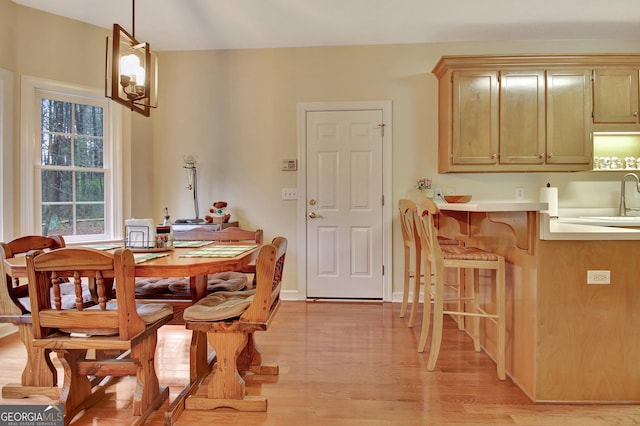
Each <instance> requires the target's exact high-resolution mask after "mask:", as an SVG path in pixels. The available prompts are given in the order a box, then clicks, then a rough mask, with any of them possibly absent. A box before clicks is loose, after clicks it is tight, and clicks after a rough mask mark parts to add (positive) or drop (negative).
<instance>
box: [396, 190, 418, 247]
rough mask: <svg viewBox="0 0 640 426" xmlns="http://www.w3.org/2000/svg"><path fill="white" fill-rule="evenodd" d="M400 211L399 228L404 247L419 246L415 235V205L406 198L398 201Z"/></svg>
mask: <svg viewBox="0 0 640 426" xmlns="http://www.w3.org/2000/svg"><path fill="white" fill-rule="evenodd" d="M398 207H399V210H400V227H401V228H402V240H403V241H404V245H405V246H413V245H415V244H419V243H420V241H419V239H418V237H417V235H416V223H415V221H416V211H417V207H416V203H414V202H413V201H411V200H408V199H406V198H402V199H400V201H399V202H398Z"/></svg>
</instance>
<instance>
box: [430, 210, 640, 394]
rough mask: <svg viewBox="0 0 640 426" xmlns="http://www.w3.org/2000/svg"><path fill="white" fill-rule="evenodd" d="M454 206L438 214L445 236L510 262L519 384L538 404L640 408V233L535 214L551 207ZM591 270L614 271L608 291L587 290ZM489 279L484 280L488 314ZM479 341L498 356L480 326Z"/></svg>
mask: <svg viewBox="0 0 640 426" xmlns="http://www.w3.org/2000/svg"><path fill="white" fill-rule="evenodd" d="M450 206H451V205H445V204H439V206H438V207H439V208H440V211H441V212H440V213H441V214H440V217H439V220H438V224H439V232H440V233H441V234H442V235H444V236H446V237H449V238H457V239H459V240H461V241H464V243H465V244H466V245H467V246H474V247H479V248H482V249H484V250H487V251H492V252H495V253H499V254H501V255H503V256H504V257H505V260H506V263H507V264H506V279H507V312H509V314H508V315H507V345H508V347H507V363H506V364H507V372H508V374H509V376H510V377H511V378H512V379H513V381H514V382H515V383H516V384H517V385H518V386H519V387H520V388H521V389H522V390H523V391H524V392H525V393H526V394H527V395H529V397H530V398H531V399H532V400H533V401H535V402H564V403H640V381H639V380H637V378H638V377H640V364H638V363H635V362H633V361H632V360H635V359H640V340H639V339H638V338H637V330H639V329H640V315H637V312H640V286H638V284H637V282H638V281H637V275H638V271H640V259H638V256H637V253H640V230H638V229H633V228H629V227H618V226H600V225H601V223H595V222H593V221H592V222H589V221H587V220H582V219H580V218H577V219H576V218H574V219H568V220H567V221H565V220H557V219H550V218H549V216H548V214H546V213H540V211H539V210H542V209H544V208H546V206H543V207H542V208H540V206H535V205H534V206H532V205H528V206H527V207H526V208H527V209H528V208H535V207H538V209H537V210H524V211H523V210H519V209H518V210H514V211H504V210H490V209H488V208H487V206H489V207H490V205H489V204H488V203H483V202H478V203H474V204H456V205H454V206H455V207H453V208H450ZM465 206H466V207H465ZM483 206H484V207H483ZM494 207H495V206H494ZM497 207H498V208H500V206H497ZM516 207H518V206H516ZM519 207H524V205H523V204H520V206H519ZM576 222H577V223H576ZM592 223H595V224H592ZM628 223H633V222H632V221H631V220H630V221H629V222H628ZM592 270H595V271H609V272H610V284H608V285H602V284H599V285H588V284H587V277H588V271H592ZM492 279H493V277H492V276H491V275H490V274H481V275H480V276H479V282H480V288H481V294H482V296H481V297H482V298H483V300H484V303H486V304H487V305H488V307H489V308H493V306H492V304H493V303H494V302H493V301H492V298H493V294H492V292H491V289H492V287H491V285H489V280H492ZM488 310H489V309H488ZM481 340H482V345H483V348H484V349H485V350H486V351H487V352H488V353H489V354H490V355H491V356H494V355H495V342H496V335H495V331H494V327H492V326H491V325H490V324H487V325H486V326H483V328H482V330H481Z"/></svg>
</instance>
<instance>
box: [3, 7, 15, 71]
mask: <svg viewBox="0 0 640 426" xmlns="http://www.w3.org/2000/svg"><path fill="white" fill-rule="evenodd" d="M14 14H15V12H14V3H13V2H11V1H9V0H0V68H4V69H12V68H13V66H14V58H13V51H14V47H13V45H14V39H13V32H14V30H13V24H14V20H13V17H14Z"/></svg>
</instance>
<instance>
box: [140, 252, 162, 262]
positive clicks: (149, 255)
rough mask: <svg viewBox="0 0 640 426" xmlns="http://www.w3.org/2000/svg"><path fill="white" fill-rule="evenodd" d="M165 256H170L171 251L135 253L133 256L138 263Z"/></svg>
mask: <svg viewBox="0 0 640 426" xmlns="http://www.w3.org/2000/svg"><path fill="white" fill-rule="evenodd" d="M164 256H169V253H133V258H134V259H135V261H136V263H142V262H146V261H147V260H152V259H157V258H159V257H164Z"/></svg>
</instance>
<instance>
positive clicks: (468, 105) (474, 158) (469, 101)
mask: <svg viewBox="0 0 640 426" xmlns="http://www.w3.org/2000/svg"><path fill="white" fill-rule="evenodd" d="M497 82H498V73H496V72H494V71H460V72H456V73H454V74H453V75H452V84H453V86H452V89H453V98H454V99H456V101H455V102H453V104H452V109H453V119H452V120H451V122H452V124H453V144H452V146H451V151H450V152H451V160H452V163H453V164H469V165H473V164H475V165H493V164H496V163H497V162H498V117H497V115H498V84H497Z"/></svg>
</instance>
